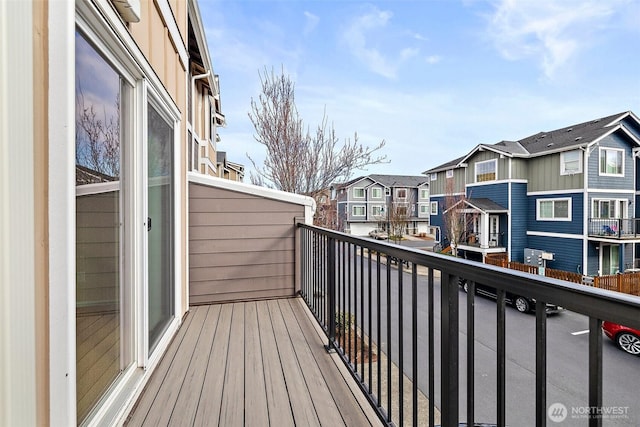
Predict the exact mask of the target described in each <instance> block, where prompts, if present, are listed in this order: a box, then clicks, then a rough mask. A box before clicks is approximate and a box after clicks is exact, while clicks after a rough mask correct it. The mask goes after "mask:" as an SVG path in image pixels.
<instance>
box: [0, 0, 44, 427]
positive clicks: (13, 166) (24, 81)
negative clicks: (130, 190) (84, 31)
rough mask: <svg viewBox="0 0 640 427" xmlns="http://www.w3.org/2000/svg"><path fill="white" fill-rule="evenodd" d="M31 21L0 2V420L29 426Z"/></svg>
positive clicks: (32, 385)
mask: <svg viewBox="0 0 640 427" xmlns="http://www.w3.org/2000/svg"><path fill="white" fill-rule="evenodd" d="M32 19H33V3H32V2H15V1H14V2H12V1H9V2H1V3H0V205H1V206H0V310H1V313H0V423H1V424H3V425H7V426H11V425H16V426H19V425H36V423H37V420H38V419H37V410H38V406H39V405H38V401H37V400H38V399H37V397H38V394H37V393H38V389H37V383H38V377H37V374H38V373H39V372H38V369H37V366H38V364H37V362H36V360H37V358H38V355H37V353H36V350H37V348H38V345H37V340H38V339H39V338H40V339H42V338H41V337H39V334H38V330H37V324H36V308H37V301H36V292H35V290H36V277H35V259H34V253H35V250H36V241H35V224H36V221H40V220H41V218H36V217H35V198H36V195H35V189H34V183H35V179H34V173H33V171H34V153H35V150H36V149H38V148H37V146H36V144H37V143H38V141H35V139H34V132H33V129H34V127H35V126H39V125H40V124H39V123H36V122H35V117H34V102H33V101H34V99H33V93H34V87H33V81H34V80H33V78H34V63H33V57H34V56H33V46H34V35H33V31H34V27H33V21H32ZM42 36H43V37H45V38H46V36H45V35H42ZM39 149H41V148H39ZM38 197H40V196H38ZM38 243H40V242H38ZM41 292H44V289H41ZM43 347H44V346H43ZM39 357H40V358H43V357H44V358H45V360H46V355H42V354H40V355H39Z"/></svg>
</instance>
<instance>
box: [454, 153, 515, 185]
mask: <svg viewBox="0 0 640 427" xmlns="http://www.w3.org/2000/svg"><path fill="white" fill-rule="evenodd" d="M488 160H496V162H497V163H496V164H497V180H498V181H502V180H505V179H508V178H509V158H507V157H506V156H503V157H502V158H500V154H498V153H496V152H494V151H480V152H478V153H476V154H475V155H474V156H472V157H471V158H470V159H469V160H468V161H467V163H468V165H469V166H468V167H467V168H466V169H465V170H466V171H467V173H466V184H467V185H468V184H475V183H476V172H475V171H476V163H479V162H484V161H488Z"/></svg>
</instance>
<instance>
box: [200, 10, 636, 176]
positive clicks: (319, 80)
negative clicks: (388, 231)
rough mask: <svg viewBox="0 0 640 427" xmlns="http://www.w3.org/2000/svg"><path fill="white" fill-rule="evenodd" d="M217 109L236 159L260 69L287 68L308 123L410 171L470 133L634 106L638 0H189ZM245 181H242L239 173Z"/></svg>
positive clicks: (247, 140) (241, 157)
mask: <svg viewBox="0 0 640 427" xmlns="http://www.w3.org/2000/svg"><path fill="white" fill-rule="evenodd" d="M200 11H201V14H202V20H203V23H204V27H205V32H206V34H207V43H208V46H209V51H210V53H211V58H212V62H213V68H214V71H215V73H217V74H219V75H220V90H221V100H222V108H223V113H224V114H225V116H226V118H227V126H226V127H225V128H223V129H220V131H219V133H220V136H221V138H222V141H221V142H220V143H219V145H218V149H219V150H221V151H226V152H227V156H228V159H229V160H231V161H234V162H238V163H242V164H245V165H246V167H247V170H251V169H252V168H251V164H250V161H249V159H248V158H247V156H246V154H247V153H249V155H251V156H252V157H253V158H254V160H257V161H259V162H261V160H262V159H263V158H264V155H265V152H264V148H263V146H262V145H260V144H258V143H257V142H255V140H254V137H253V135H254V132H253V127H252V125H251V122H250V120H249V118H248V115H247V114H248V112H249V110H250V103H251V98H252V97H253V98H256V99H257V97H258V96H259V94H260V79H259V74H258V72H259V71H264V69H265V67H267V69H269V70H271V69H272V68H273V69H275V71H276V72H279V71H280V70H281V69H282V68H284V70H285V73H287V74H289V75H290V77H291V79H292V80H293V81H294V82H295V84H296V104H297V106H298V110H299V112H300V114H301V117H302V118H303V119H304V121H305V123H306V124H307V125H308V126H310V128H311V129H312V130H313V129H314V128H315V127H316V125H317V124H318V123H319V122H320V120H321V119H322V115H323V112H324V111H325V109H326V113H327V116H328V118H329V120H330V121H331V122H333V124H334V127H335V129H336V132H337V135H338V136H340V137H341V138H342V139H344V138H353V135H354V132H357V133H358V136H359V140H360V142H362V143H364V144H367V145H370V146H373V145H375V144H377V143H378V142H379V141H381V140H383V139H384V140H385V141H386V146H385V148H384V149H383V154H385V155H387V157H388V159H389V160H390V163H388V164H384V165H375V166H371V167H369V168H367V170H366V171H356V173H355V176H358V175H363V174H369V173H383V174H409V175H418V174H420V173H422V172H423V171H425V170H427V169H430V168H432V167H435V166H438V165H439V164H441V163H444V162H447V161H449V160H452V159H453V158H455V157H458V156H461V155H463V154H466V153H467V152H468V151H469V150H470V149H472V148H473V147H474V146H476V145H477V144H480V143H485V144H491V143H495V142H498V141H500V140H517V139H522V138H524V137H526V136H529V135H531V134H534V133H536V132H539V131H545V130H547V131H548V130H553V129H556V128H560V127H564V126H568V125H571V124H576V123H580V122H584V121H588V120H591V119H595V118H598V117H603V116H607V115H610V114H614V113H617V112H623V111H628V110H632V111H634V112H635V113H636V114H640V53H639V52H640V50H639V48H638V46H640V24H639V23H640V1H638V0H607V1H602V0H593V1H591V0H588V1H574V0H557V1H548V0H522V1H516V0H495V1H484V0H461V1H456V0H426V1H419V0H413V1H409V0H407V1H403V0H397V1H387V2H365V1H355V0H351V1H348V0H347V1H326V0H325V1H320V0H317V1H292V0H289V1H261V0H254V1H247V0H233V1H228V0H220V1H217V0H216V1H209V0H202V1H200ZM247 181H248V179H247Z"/></svg>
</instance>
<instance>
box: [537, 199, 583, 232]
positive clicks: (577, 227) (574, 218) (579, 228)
mask: <svg viewBox="0 0 640 427" xmlns="http://www.w3.org/2000/svg"><path fill="white" fill-rule="evenodd" d="M567 198H568V199H570V200H571V220H570V221H557V220H553V221H540V220H538V219H537V218H536V215H537V201H538V200H547V199H567ZM583 201H584V194H583V193H556V194H542V195H531V194H530V195H529V200H528V211H527V219H528V226H527V230H529V231H533V232H540V233H557V234H566V235H570V234H574V235H579V236H582V233H583V223H584V222H583V221H584V213H583V212H584V208H583Z"/></svg>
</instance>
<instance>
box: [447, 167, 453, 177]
mask: <svg viewBox="0 0 640 427" xmlns="http://www.w3.org/2000/svg"><path fill="white" fill-rule="evenodd" d="M446 176H447V178H453V169H447V173H446Z"/></svg>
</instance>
